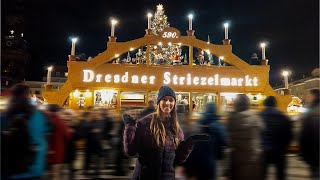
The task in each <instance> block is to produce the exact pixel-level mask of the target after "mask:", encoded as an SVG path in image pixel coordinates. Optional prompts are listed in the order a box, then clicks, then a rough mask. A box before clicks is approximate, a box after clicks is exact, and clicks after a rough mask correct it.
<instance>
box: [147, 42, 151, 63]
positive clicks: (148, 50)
mask: <svg viewBox="0 0 320 180" xmlns="http://www.w3.org/2000/svg"><path fill="white" fill-rule="evenodd" d="M146 60H147V66H149V65H150V64H151V63H150V61H151V59H150V45H149V44H148V45H147V52H146Z"/></svg>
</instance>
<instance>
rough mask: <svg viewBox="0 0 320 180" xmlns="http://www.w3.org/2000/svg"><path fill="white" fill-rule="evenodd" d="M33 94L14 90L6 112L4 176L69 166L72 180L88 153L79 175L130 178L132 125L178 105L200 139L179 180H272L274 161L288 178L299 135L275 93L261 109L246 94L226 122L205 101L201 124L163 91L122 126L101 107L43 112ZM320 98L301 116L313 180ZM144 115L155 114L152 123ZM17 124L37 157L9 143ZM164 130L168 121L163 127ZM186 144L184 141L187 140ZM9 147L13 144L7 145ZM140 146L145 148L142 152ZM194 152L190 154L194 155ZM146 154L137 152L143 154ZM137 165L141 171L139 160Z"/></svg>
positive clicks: (56, 171) (178, 169)
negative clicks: (80, 156) (109, 173)
mask: <svg viewBox="0 0 320 180" xmlns="http://www.w3.org/2000/svg"><path fill="white" fill-rule="evenodd" d="M29 92H30V90H29V88H28V87H27V86H26V85H24V84H17V85H15V86H14V87H13V88H12V96H11V99H10V101H9V104H8V108H7V109H6V110H5V111H3V112H2V113H1V139H2V144H1V179H41V178H42V177H44V176H45V175H46V176H49V177H50V179H54V180H58V179H61V172H62V169H63V167H67V168H68V177H69V179H74V174H75V172H76V170H78V169H76V168H75V161H76V159H77V158H76V156H77V153H78V152H79V151H82V152H83V153H84V160H83V163H82V164H83V167H81V170H82V171H81V172H83V175H85V176H87V177H93V178H95V177H98V176H99V173H100V170H102V169H105V168H106V167H107V166H106V165H107V164H114V165H115V169H114V175H115V176H125V175H128V167H127V164H128V162H129V160H130V159H129V158H128V156H127V154H128V151H129V152H130V149H128V146H130V143H132V142H126V140H128V139H126V138H130V137H129V136H131V135H130V134H128V133H129V132H130V128H131V127H129V125H130V126H132V130H134V131H135V128H133V126H139V124H137V122H138V121H139V120H140V119H145V121H153V118H152V120H151V116H150V114H151V113H153V114H154V115H153V117H155V116H156V115H157V117H159V118H161V117H162V113H161V110H159V108H161V106H160V105H161V104H163V103H168V104H170V103H171V104H173V108H174V111H175V113H176V117H177V120H178V121H177V123H179V124H180V126H179V127H181V129H182V130H183V134H184V137H190V136H192V135H195V134H198V136H193V140H195V141H193V144H192V148H191V146H189V145H191V144H188V148H187V149H186V150H187V151H188V153H187V155H188V156H186V157H188V158H187V159H186V160H185V159H184V162H183V163H180V164H175V166H174V168H175V177H176V178H177V179H201V180H202V179H216V178H217V176H218V175H219V176H227V177H228V178H229V179H232V180H238V179H239V180H240V179H241V180H243V179H245V180H250V179H252V180H259V179H265V178H266V176H267V172H268V171H267V170H268V167H269V166H270V165H271V164H273V165H275V167H276V177H277V179H278V180H283V179H286V168H287V160H286V153H287V150H288V146H289V145H290V142H291V140H292V137H293V133H292V121H291V120H290V118H289V117H288V116H287V115H285V114H284V113H283V112H281V111H280V110H278V109H277V108H276V107H277V100H276V98H275V97H273V96H269V97H267V98H266V99H265V100H264V106H265V108H264V109H263V110H262V111H261V112H257V111H256V110H252V109H250V101H249V99H248V97H247V96H246V95H244V94H240V95H238V96H237V98H236V100H235V103H234V110H233V111H232V112H229V113H227V115H226V116H224V117H222V116H220V115H218V114H219V113H218V107H217V106H216V104H215V103H213V102H210V103H208V104H206V110H205V112H204V113H202V114H201V117H200V119H199V120H197V121H191V120H190V117H191V112H187V111H186V110H185V106H183V105H181V104H174V103H173V101H175V95H173V94H171V96H168V94H165V95H163V96H162V97H161V98H160V99H159V100H158V102H153V101H149V102H148V105H149V106H148V107H146V108H145V109H144V110H143V111H141V112H140V113H139V115H138V116H136V117H135V119H137V122H134V121H130V120H127V119H124V122H125V123H123V122H122V115H123V114H125V112H121V113H120V114H118V115H114V114H111V113H110V112H109V110H107V109H101V108H100V109H97V108H95V107H90V108H88V109H86V110H81V111H74V110H72V109H68V108H62V107H60V106H59V105H55V104H49V105H47V106H46V109H45V110H39V109H37V107H35V106H33V105H32V104H31V102H30V95H29ZM166 93H168V92H166ZM170 93H171V92H170ZM167 97H174V99H172V98H171V99H170V98H169V99H168V98H167ZM319 97H320V95H319V90H316V89H313V90H311V91H310V92H309V95H308V97H307V98H306V102H307V106H308V111H307V112H305V113H304V114H302V115H301V117H300V119H299V121H301V123H302V126H301V130H300V133H299V152H298V153H299V156H300V157H301V159H302V160H303V161H304V162H306V163H307V164H308V165H309V166H310V177H311V178H312V179H319V121H320V119H319V105H320V100H319ZM163 98H164V99H163ZM171 101H172V102H171ZM162 110H163V112H165V111H166V109H162ZM127 113H128V112H127ZM169 113H171V110H170V111H169ZM114 117H117V118H114ZM144 117H150V120H148V118H144ZM169 117H170V116H169ZM120 120H121V121H120ZM19 121H23V122H25V123H26V128H27V129H28V130H29V132H28V133H29V137H30V144H31V145H32V150H33V152H34V153H33V154H32V156H30V155H26V154H23V153H22V151H23V150H21V149H19V148H20V146H22V145H23V142H19V143H15V144H14V143H12V142H10V141H12V139H13V138H12V137H13V136H14V135H13V134H14V133H13V131H14V128H12V127H23V123H21V124H20V126H17V125H16V124H13V123H12V122H19ZM140 122H144V121H140ZM140 125H141V124H140ZM166 126H167V125H166V124H163V127H164V128H166ZM168 126H175V125H170V124H168ZM156 127H157V126H156ZM159 127H160V128H161V126H159ZM176 127H178V126H176ZM150 129H151V130H152V128H150ZM124 132H126V133H125V136H124ZM155 133H157V130H155ZM160 133H161V132H160ZM199 134H200V135H203V134H205V135H207V136H209V138H208V139H206V140H204V139H205V137H203V136H202V137H200V135H199ZM127 136H128V137H127ZM182 137H183V136H179V137H178V138H182ZM196 139H198V140H196ZM182 140H183V138H182V139H181V142H182ZM21 141H23V138H21ZM25 141H27V140H25ZM165 141H166V140H164V142H165ZM173 142H174V143H173V147H175V145H179V143H178V142H177V143H176V142H175V139H174V140H173ZM181 142H180V143H181ZM128 143H129V144H128ZM158 143H160V144H161V142H158ZM158 143H157V144H158ZM7 144H10V146H6V145H7ZM11 144H13V145H11ZM124 145H125V148H124ZM141 148H144V147H139V149H141ZM191 149H192V151H189V150H191ZM19 150H20V153H19ZM25 151H26V150H25ZM164 151H165V150H164ZM26 152H27V151H26ZM139 152H140V153H139ZM143 152H144V151H142V152H141V151H139V150H137V153H138V154H139V155H140V156H142V155H143V154H142V153H143ZM176 153H177V152H176ZM15 154H19V156H18V155H15ZM131 154H135V153H131ZM129 155H130V154H129ZM13 156H16V158H19V159H22V158H23V156H28V157H33V158H32V160H29V161H28V159H26V160H25V162H29V164H28V165H27V166H28V167H27V168H20V169H14V170H13V169H12V168H11V167H14V166H15V165H14V164H12V163H13V162H15V161H11V160H12V159H14V157H13ZM110 156H113V157H114V158H111V159H112V162H110V158H108V157H110ZM136 157H137V156H136ZM136 157H135V158H136ZM29 159H30V158H29ZM25 164H26V163H25ZM25 164H23V165H21V166H25ZM137 165H138V166H141V162H140V164H137ZM221 168H223V171H222V172H223V173H222V174H219V173H218V169H221ZM151 169H152V168H151ZM142 170H143V169H142ZM140 173H141V172H140ZM159 173H161V172H159ZM161 177H162V176H161ZM137 179H139V177H137ZM140 179H141V178H140ZM160 179H161V178H160Z"/></svg>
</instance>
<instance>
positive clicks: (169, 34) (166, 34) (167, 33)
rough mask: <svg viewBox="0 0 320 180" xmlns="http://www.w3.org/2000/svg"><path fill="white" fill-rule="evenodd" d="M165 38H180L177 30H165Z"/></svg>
mask: <svg viewBox="0 0 320 180" xmlns="http://www.w3.org/2000/svg"><path fill="white" fill-rule="evenodd" d="M162 37H163V38H178V36H177V33H176V32H163V35H162Z"/></svg>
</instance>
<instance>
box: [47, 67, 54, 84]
mask: <svg viewBox="0 0 320 180" xmlns="http://www.w3.org/2000/svg"><path fill="white" fill-rule="evenodd" d="M52 69H53V67H52V66H49V67H48V74H47V84H48V85H49V84H51V71H52Z"/></svg>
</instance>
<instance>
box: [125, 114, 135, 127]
mask: <svg viewBox="0 0 320 180" xmlns="http://www.w3.org/2000/svg"><path fill="white" fill-rule="evenodd" d="M122 118H123V122H124V124H125V125H131V126H133V125H135V124H136V120H135V119H134V118H133V117H132V116H130V115H128V114H124V115H123V117H122Z"/></svg>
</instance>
